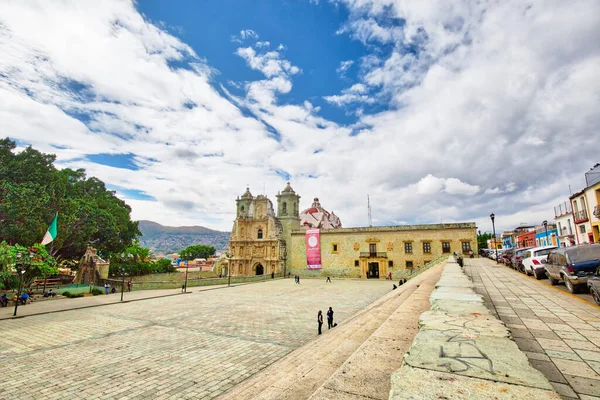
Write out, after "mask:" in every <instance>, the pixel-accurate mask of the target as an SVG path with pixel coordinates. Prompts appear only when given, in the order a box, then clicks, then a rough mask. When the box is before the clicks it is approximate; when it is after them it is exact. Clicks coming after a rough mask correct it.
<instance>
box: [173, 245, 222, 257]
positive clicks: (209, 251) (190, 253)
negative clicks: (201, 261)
mask: <svg viewBox="0 0 600 400" xmlns="http://www.w3.org/2000/svg"><path fill="white" fill-rule="evenodd" d="M213 254H215V248H214V247H213V246H207V245H204V244H197V245H194V246H188V247H186V248H185V249H183V250H182V251H181V253H179V257H180V258H181V259H182V260H194V259H196V258H208V257H210V256H212V255H213Z"/></svg>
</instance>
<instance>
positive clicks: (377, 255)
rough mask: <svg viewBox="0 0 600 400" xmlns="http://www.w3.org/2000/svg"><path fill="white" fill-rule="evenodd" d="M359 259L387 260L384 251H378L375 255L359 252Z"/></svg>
mask: <svg viewBox="0 0 600 400" xmlns="http://www.w3.org/2000/svg"><path fill="white" fill-rule="evenodd" d="M360 258H387V253H386V252H385V251H380V252H377V253H371V252H369V251H366V252H362V251H361V252H360Z"/></svg>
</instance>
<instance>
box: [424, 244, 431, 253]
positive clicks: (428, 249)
mask: <svg viewBox="0 0 600 400" xmlns="http://www.w3.org/2000/svg"><path fill="white" fill-rule="evenodd" d="M423 253H431V243H429V242H423Z"/></svg>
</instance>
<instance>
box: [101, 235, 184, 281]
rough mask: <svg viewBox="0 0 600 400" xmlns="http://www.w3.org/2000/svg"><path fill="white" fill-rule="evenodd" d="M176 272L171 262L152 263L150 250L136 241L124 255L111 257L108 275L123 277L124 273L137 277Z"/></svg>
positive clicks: (165, 260)
mask: <svg viewBox="0 0 600 400" xmlns="http://www.w3.org/2000/svg"><path fill="white" fill-rule="evenodd" d="M175 271H176V269H175V268H174V267H173V266H172V265H171V260H167V259H161V260H157V261H152V260H151V259H150V250H149V249H147V248H145V247H142V246H140V244H139V242H138V241H135V242H134V243H133V244H132V245H131V246H129V247H128V248H127V249H126V250H125V252H124V253H122V254H119V255H114V256H113V257H111V259H110V269H109V271H108V273H109V275H111V276H123V272H125V275H127V276H136V275H146V274H159V273H166V272H175Z"/></svg>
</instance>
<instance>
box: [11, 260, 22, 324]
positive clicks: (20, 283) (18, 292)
mask: <svg viewBox="0 0 600 400" xmlns="http://www.w3.org/2000/svg"><path fill="white" fill-rule="evenodd" d="M17 259H18V260H20V259H21V257H20V256H19V255H17ZM18 267H19V262H17V273H18V274H19V290H18V291H17V301H15V312H14V313H13V317H16V316H17V308H18V307H19V298H20V297H21V285H22V283H23V275H24V273H25V271H22V270H21V268H18Z"/></svg>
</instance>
